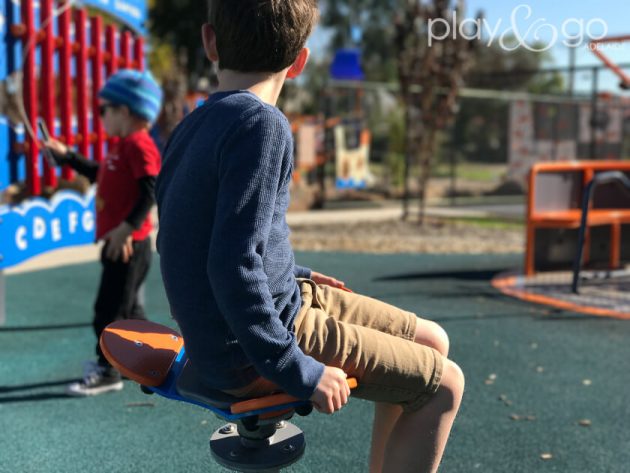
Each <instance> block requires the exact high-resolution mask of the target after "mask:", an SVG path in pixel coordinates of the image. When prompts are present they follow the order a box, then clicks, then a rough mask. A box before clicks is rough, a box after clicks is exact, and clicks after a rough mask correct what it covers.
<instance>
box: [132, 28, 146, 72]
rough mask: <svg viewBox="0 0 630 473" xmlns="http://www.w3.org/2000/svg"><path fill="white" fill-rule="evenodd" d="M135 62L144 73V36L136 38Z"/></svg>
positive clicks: (134, 48) (134, 46)
mask: <svg viewBox="0 0 630 473" xmlns="http://www.w3.org/2000/svg"><path fill="white" fill-rule="evenodd" d="M133 55H134V62H135V63H136V64H137V67H138V70H139V71H144V68H145V64H144V38H143V37H142V36H137V37H136V42H135V43H134V45H133Z"/></svg>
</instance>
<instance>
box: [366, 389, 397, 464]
mask: <svg viewBox="0 0 630 473" xmlns="http://www.w3.org/2000/svg"><path fill="white" fill-rule="evenodd" d="M401 414H402V407H400V406H398V405H396V404H387V403H384V402H375V403H374V423H373V424H372V445H371V446H370V473H381V471H383V459H384V456H385V446H386V445H387V441H388V440H389V436H390V435H391V433H392V430H393V429H394V425H396V422H397V421H398V418H399V417H400V415H401Z"/></svg>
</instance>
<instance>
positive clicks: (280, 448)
mask: <svg viewBox="0 0 630 473" xmlns="http://www.w3.org/2000/svg"><path fill="white" fill-rule="evenodd" d="M100 345H101V349H102V350H103V353H104V354H105V356H106V357H107V359H108V360H109V362H110V363H111V364H112V365H113V366H114V367H116V368H117V369H118V370H119V371H120V372H121V373H122V374H123V376H126V377H128V378H130V379H132V380H133V381H135V382H137V383H139V384H140V385H141V388H142V391H143V392H145V393H146V394H154V393H155V394H159V395H160V396H163V397H166V398H168V399H173V400H176V401H182V402H187V403H190V404H195V405H197V406H200V407H203V408H204V409H208V410H210V411H211V412H213V413H214V414H215V415H216V416H217V417H219V418H220V419H223V420H225V421H227V422H228V424H226V425H224V426H223V427H221V428H219V429H217V430H216V431H215V432H214V434H213V435H212V437H211V438H210V451H211V452H212V456H213V458H214V459H215V460H216V461H217V463H219V464H220V465H222V466H224V467H226V468H228V469H231V470H234V471H243V472H250V471H264V472H275V471H280V469H282V468H285V467H287V466H289V465H291V464H293V463H295V462H296V461H298V460H299V459H300V458H301V457H302V455H303V454H304V449H305V447H306V442H305V439H304V434H303V432H302V431H301V430H300V429H299V428H298V427H296V426H295V425H293V424H291V423H290V422H288V420H289V419H291V417H293V415H294V414H296V413H297V414H298V415H302V416H305V415H308V414H309V413H310V412H311V411H312V409H313V407H312V405H311V403H310V402H308V401H303V400H299V399H296V398H294V397H292V396H289V395H288V394H285V393H276V394H271V395H269V396H266V397H261V398H256V399H238V398H235V397H233V396H230V395H228V394H225V393H223V392H221V391H214V390H211V389H208V388H207V387H205V386H203V385H202V383H201V382H200V381H199V378H198V375H197V373H196V372H195V370H194V367H193V366H191V363H190V362H189V360H188V356H187V354H186V349H185V347H184V340H183V339H182V337H181V335H180V334H179V333H177V332H176V331H174V330H172V329H170V328H168V327H165V326H163V325H160V324H156V323H153V322H148V321H140V320H123V321H119V322H114V323H113V324H110V325H109V326H108V327H107V328H106V329H105V331H104V332H103V334H102V335H101V339H100ZM348 385H349V386H350V388H354V387H356V386H357V383H356V380H355V379H352V378H351V379H348Z"/></svg>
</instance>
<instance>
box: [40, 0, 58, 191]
mask: <svg viewBox="0 0 630 473" xmlns="http://www.w3.org/2000/svg"><path fill="white" fill-rule="evenodd" d="M40 18H41V24H42V25H45V26H44V33H45V35H46V36H45V38H44V43H43V45H42V51H41V54H42V71H41V82H40V86H41V97H42V105H43V107H44V110H43V111H42V117H43V118H44V120H45V121H46V124H47V125H48V129H49V130H50V135H51V136H55V71H54V62H53V56H54V54H55V38H54V36H53V22H52V20H53V2H52V0H42V3H41V12H40ZM44 185H45V186H50V187H56V185H57V174H56V172H55V169H54V168H51V167H50V166H49V165H48V162H46V161H44Z"/></svg>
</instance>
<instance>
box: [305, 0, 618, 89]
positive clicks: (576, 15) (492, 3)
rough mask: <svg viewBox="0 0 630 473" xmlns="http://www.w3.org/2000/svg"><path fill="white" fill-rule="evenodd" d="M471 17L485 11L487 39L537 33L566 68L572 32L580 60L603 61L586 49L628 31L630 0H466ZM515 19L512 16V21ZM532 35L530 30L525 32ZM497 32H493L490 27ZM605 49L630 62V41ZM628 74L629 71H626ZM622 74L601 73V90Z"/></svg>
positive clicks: (585, 82)
mask: <svg viewBox="0 0 630 473" xmlns="http://www.w3.org/2000/svg"><path fill="white" fill-rule="evenodd" d="M466 10H467V11H466V15H465V17H466V18H467V19H474V18H475V16H476V13H477V12H478V11H479V10H483V11H484V16H485V20H486V23H485V24H484V25H483V31H484V33H485V34H484V36H485V38H484V40H483V42H484V43H485V42H487V41H489V40H490V38H491V37H493V38H494V40H493V41H495V42H498V41H499V39H500V37H501V35H502V34H503V33H506V34H511V33H512V32H513V30H514V27H513V26H512V25H514V26H515V27H516V29H517V30H518V32H519V33H520V35H521V36H522V37H524V42H525V43H526V44H530V45H531V44H532V40H533V39H534V35H535V34H536V33H537V34H538V35H539V39H540V40H541V42H542V45H543V47H544V48H549V54H550V55H551V57H552V63H550V64H548V67H564V66H567V65H568V64H569V56H570V48H569V47H568V46H566V45H564V44H563V42H568V41H569V40H570V39H571V38H572V37H575V38H581V39H582V40H583V41H582V44H581V45H580V46H579V47H577V48H576V50H575V51H576V64H577V65H579V66H582V65H584V66H586V65H599V64H601V61H600V60H599V59H598V58H597V57H596V56H595V55H594V54H593V53H592V52H591V51H589V49H588V48H587V45H586V43H587V40H588V38H589V37H590V36H595V37H604V36H606V37H609V36H620V35H630V0H599V1H592V0H571V1H568V0H468V1H467V2H466ZM512 18H514V20H512ZM528 30H530V31H529V34H527V31H528ZM491 31H494V32H495V33H494V35H490V34H489V32H491ZM326 41H327V34H326V32H325V31H322V30H321V29H319V30H318V31H317V32H316V33H315V35H314V37H313V39H312V40H311V42H310V44H309V45H310V46H311V48H312V49H315V50H323V48H324V47H325V44H326ZM602 52H603V53H604V54H606V55H607V56H608V57H609V58H610V59H612V60H613V62H615V63H621V62H625V63H630V41H629V42H626V43H619V44H614V45H612V44H611V45H605V46H604V47H603V49H602ZM627 72H628V74H630V70H628V71H627ZM591 77H592V75H591V73H590V72H582V73H578V74H577V75H576V91H577V92H585V93H587V92H589V91H590V89H591ZM618 84H619V79H618V78H617V77H616V76H615V75H614V74H613V73H612V72H610V71H606V72H604V73H601V75H600V90H610V91H614V92H618V93H620V89H619V87H618Z"/></svg>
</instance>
